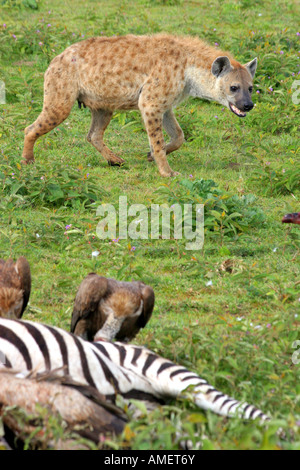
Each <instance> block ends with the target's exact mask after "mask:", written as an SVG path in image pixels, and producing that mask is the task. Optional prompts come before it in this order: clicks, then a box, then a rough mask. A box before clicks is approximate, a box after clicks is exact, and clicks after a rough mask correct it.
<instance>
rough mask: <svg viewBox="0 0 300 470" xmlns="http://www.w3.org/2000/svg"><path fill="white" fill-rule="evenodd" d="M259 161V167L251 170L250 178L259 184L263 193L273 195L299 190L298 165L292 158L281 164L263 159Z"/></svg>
mask: <svg viewBox="0 0 300 470" xmlns="http://www.w3.org/2000/svg"><path fill="white" fill-rule="evenodd" d="M260 163H261V164H260V167H259V168H258V169H256V170H255V171H254V172H253V176H252V177H251V180H252V181H256V182H258V183H259V184H260V188H261V191H262V193H263V194H265V195H271V196H275V195H276V194H290V193H295V192H299V189H300V166H299V165H296V164H295V162H294V160H293V159H289V160H288V161H286V162H285V163H283V164H282V163H281V164H274V163H271V162H265V161H261V162H260Z"/></svg>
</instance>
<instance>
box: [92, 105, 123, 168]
mask: <svg viewBox="0 0 300 470" xmlns="http://www.w3.org/2000/svg"><path fill="white" fill-rule="evenodd" d="M91 112H92V123H91V128H90V130H89V133H88V136H87V140H88V141H89V142H90V143H91V144H92V145H93V146H94V147H95V148H96V149H97V150H98V151H99V152H100V153H101V155H103V157H104V158H105V159H106V160H107V161H108V164H109V165H121V164H122V163H124V162H125V160H123V159H122V158H120V157H117V156H116V155H115V154H114V153H113V152H112V151H111V150H110V149H109V148H108V147H106V145H105V143H104V142H103V135H104V132H105V129H106V128H107V126H108V124H109V123H110V120H111V118H112V114H113V113H112V112H111V111H108V110H107V109H96V110H95V109H92V110H91Z"/></svg>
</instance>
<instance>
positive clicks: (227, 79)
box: [22, 34, 257, 176]
mask: <svg viewBox="0 0 300 470" xmlns="http://www.w3.org/2000/svg"><path fill="white" fill-rule="evenodd" d="M256 65H257V59H253V60H252V61H251V62H249V63H247V64H245V65H241V64H240V63H239V62H237V61H236V60H235V59H233V58H232V57H231V55H230V54H228V53H227V52H226V53H225V52H222V51H220V50H218V49H216V48H214V47H211V46H209V45H208V44H206V43H205V42H203V41H201V40H200V39H198V38H195V37H179V36H178V37H177V36H172V35H169V34H156V35H153V36H134V35H127V36H120V37H99V38H98V37H96V38H91V39H87V40H85V41H82V42H78V43H76V44H73V45H72V46H70V47H68V48H67V49H66V50H65V51H64V52H62V53H61V54H60V55H58V56H57V57H55V58H54V59H53V60H52V62H51V63H50V65H49V68H48V70H47V71H46V73H45V81H44V105H43V110H42V112H41V114H40V115H39V117H38V118H37V120H36V121H35V122H34V123H33V124H31V126H29V127H27V128H26V130H25V141H24V150H23V160H22V161H23V163H29V162H32V161H33V160H34V155H33V147H34V143H35V141H36V140H37V138H38V137H40V136H41V135H43V134H46V133H47V132H49V131H50V130H51V129H53V128H54V127H56V126H58V125H59V124H60V123H61V122H62V121H64V120H65V119H66V118H67V116H68V115H69V114H70V112H71V109H72V106H73V105H74V103H75V102H76V100H77V101H78V103H79V104H80V105H81V104H83V105H84V106H87V107H88V108H90V110H91V113H92V123H91V128H90V131H89V133H88V136H87V140H88V141H89V142H91V144H93V146H94V147H95V148H96V149H97V150H99V152H100V153H101V154H102V155H103V157H104V158H105V159H106V160H107V162H108V163H109V164H110V165H121V164H122V163H123V162H124V160H123V159H122V158H120V157H118V156H116V155H115V154H114V153H113V152H112V151H111V150H110V149H109V148H108V147H107V146H106V145H105V143H104V142H103V134H104V131H105V129H106V128H107V126H108V124H109V122H110V120H111V117H112V114H113V112H114V111H115V110H116V109H124V110H126V109H139V110H140V112H141V114H142V117H143V120H144V123H145V127H146V130H147V133H148V137H149V143H150V153H149V154H148V159H149V160H153V159H154V160H155V162H156V163H157V166H158V170H159V173H160V174H161V176H173V175H175V174H176V172H174V171H172V169H171V168H170V166H169V164H168V161H167V158H166V155H167V154H168V153H171V152H173V151H174V150H176V149H178V148H179V147H180V146H181V144H182V142H183V140H184V135H183V132H182V130H181V128H180V126H179V124H178V122H177V120H176V118H175V116H174V113H173V108H174V106H176V105H177V104H178V103H180V102H181V101H183V100H184V99H186V98H187V97H189V96H193V97H199V98H203V99H207V100H213V101H216V102H218V103H220V104H222V105H223V106H227V107H228V108H229V109H230V110H231V111H232V112H233V113H234V114H236V115H237V116H239V117H245V116H246V113H247V112H248V111H250V110H251V109H252V108H253V103H252V100H251V92H252V86H253V77H254V74H255V71H256ZM163 128H164V129H165V131H166V132H167V134H168V135H169V136H170V141H169V143H167V144H165V141H164V137H163Z"/></svg>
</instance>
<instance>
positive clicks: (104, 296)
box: [71, 273, 154, 341]
mask: <svg viewBox="0 0 300 470" xmlns="http://www.w3.org/2000/svg"><path fill="white" fill-rule="evenodd" d="M153 307H154V291H153V289H152V288H151V287H149V286H147V285H145V284H143V283H142V282H139V281H134V282H121V281H116V280H115V279H109V278H105V277H103V276H99V275H98V274H95V273H90V274H88V276H87V277H86V278H85V279H84V280H83V281H82V283H81V284H80V286H79V289H78V291H77V294H76V298H75V302H74V309H73V314H72V322H71V332H72V333H75V335H78V336H81V337H82V338H84V339H86V340H88V341H93V340H97V339H99V338H102V339H107V340H110V341H111V340H113V339H117V340H118V341H129V340H131V339H132V338H134V337H135V336H136V335H137V333H138V332H139V330H140V329H141V328H144V326H145V325H146V323H147V322H148V321H149V319H150V317H151V315H152V311H153Z"/></svg>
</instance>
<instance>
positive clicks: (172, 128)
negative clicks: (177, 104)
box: [147, 109, 184, 162]
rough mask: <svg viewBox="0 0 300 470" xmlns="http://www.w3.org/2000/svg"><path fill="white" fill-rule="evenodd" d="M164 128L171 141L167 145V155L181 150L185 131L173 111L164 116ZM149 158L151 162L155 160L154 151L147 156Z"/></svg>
mask: <svg viewBox="0 0 300 470" xmlns="http://www.w3.org/2000/svg"><path fill="white" fill-rule="evenodd" d="M163 128H164V129H165V131H166V132H167V134H168V136H169V137H170V139H171V140H170V142H169V143H168V144H167V145H166V154H167V155H168V154H169V153H171V152H174V150H177V149H179V147H180V146H181V145H182V143H183V141H184V134H183V131H182V129H181V127H180V125H179V124H178V122H177V120H176V118H175V115H174V113H173V111H172V109H170V110H168V111H166V112H165V113H164V115H163ZM147 158H148V161H149V162H151V161H153V160H154V158H153V156H152V151H150V152H149V153H148V154H147Z"/></svg>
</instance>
